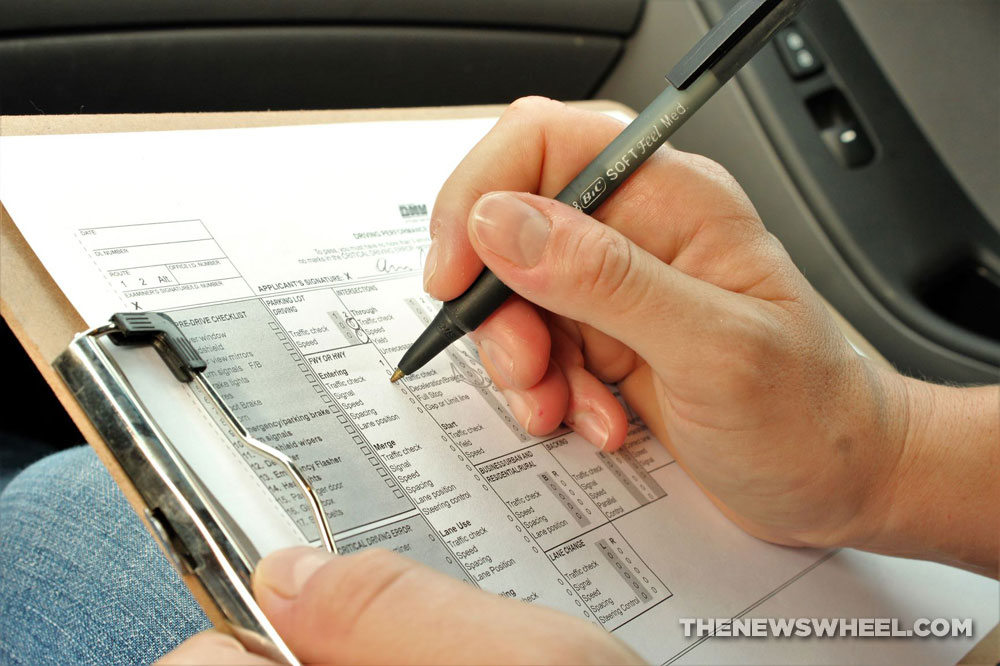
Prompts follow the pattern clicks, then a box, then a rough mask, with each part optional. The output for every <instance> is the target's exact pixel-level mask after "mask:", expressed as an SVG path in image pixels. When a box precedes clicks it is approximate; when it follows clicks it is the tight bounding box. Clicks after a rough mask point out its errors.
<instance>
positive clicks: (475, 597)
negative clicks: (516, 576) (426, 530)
mask: <svg viewBox="0 0 1000 666" xmlns="http://www.w3.org/2000/svg"><path fill="white" fill-rule="evenodd" d="M253 587H254V596H255V597H256V598H257V601H258V603H259V604H260V607H261V608H262V609H263V611H264V613H265V615H267V617H268V619H269V620H270V621H271V623H272V624H273V625H274V628H275V629H277V631H278V633H279V634H280V635H281V636H282V638H284V640H285V642H286V643H287V644H288V647H289V648H291V650H292V652H294V653H295V655H296V656H297V657H299V658H300V659H301V660H302V661H304V662H306V663H317V662H319V663H337V664H357V663H372V664H472V663H477V664H533V663H541V662H545V663H576V664H584V663H592V664H598V663H605V664H607V663H634V662H636V661H638V657H636V655H635V654H634V653H632V652H631V651H630V650H628V649H627V648H626V647H625V646H624V645H623V644H621V643H619V642H618V641H617V640H615V639H614V638H612V637H611V636H610V635H609V634H607V633H605V632H603V631H601V630H599V629H597V628H596V627H594V626H592V625H590V624H589V623H586V622H583V621H582V620H577V619H575V618H572V617H570V616H568V615H563V614H561V613H557V612H555V611H552V610H548V609H544V608H539V607H536V606H532V605H529V604H524V603H520V602H517V601H513V600H511V599H505V598H501V597H497V596H494V595H492V594H488V593H486V592H483V591H482V590H478V589H476V588H474V587H472V586H471V585H467V584H465V583H462V582H460V581H458V580H456V579H454V578H450V577H448V576H445V575H444V574H442V573H438V572H437V571H434V570H432V569H430V568H428V567H425V566H423V565H421V564H418V563H417V562H415V561H413V560H410V559H408V558H405V557H403V556H401V555H397V554H396V553H393V552H391V551H387V550H381V549H369V550H365V551H362V552H360V553H356V554H353V555H344V556H332V555H329V554H328V553H325V552H323V551H320V550H318V549H315V548H308V547H299V548H290V549H287V550H281V551H278V552H276V553H272V554H271V555H269V556H268V557H266V558H264V559H263V560H261V562H260V563H259V564H258V565H257V569H256V571H255V572H254V578H253ZM511 636H517V637H518V640H516V641H512V640H511Z"/></svg>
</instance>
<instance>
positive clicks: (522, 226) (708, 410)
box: [425, 98, 905, 545]
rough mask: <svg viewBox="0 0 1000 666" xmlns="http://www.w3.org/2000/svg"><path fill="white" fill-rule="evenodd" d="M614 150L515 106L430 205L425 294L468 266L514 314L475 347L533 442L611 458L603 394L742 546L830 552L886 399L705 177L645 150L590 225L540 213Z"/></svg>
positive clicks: (863, 473)
mask: <svg viewBox="0 0 1000 666" xmlns="http://www.w3.org/2000/svg"><path fill="white" fill-rule="evenodd" d="M620 130H621V124H620V123H619V122H618V121H616V120H613V119H611V118H608V117H606V116H604V115H601V114H596V113H591V112H586V111H582V110H579V109H573V108H569V107H567V106H564V105H562V104H559V103H556V102H551V101H548V100H541V99H537V98H536V99H527V100H521V101H519V102H517V103H515V104H514V105H512V106H511V108H510V109H509V110H508V111H507V112H506V113H505V114H504V116H503V117H502V118H501V119H500V121H499V122H498V123H497V125H496V126H495V127H494V129H493V130H492V131H491V132H490V133H489V134H488V135H487V136H486V137H485V138H484V139H483V140H482V141H481V142H480V143H479V145H477V146H476V147H475V148H474V149H473V151H472V152H471V153H470V154H469V155H468V156H467V157H466V158H465V160H464V161H463V162H462V163H461V164H460V165H459V167H458V168H457V169H456V170H455V172H454V173H453V174H452V176H451V177H450V178H449V179H448V181H447V182H446V184H445V185H444V187H443V189H442V190H441V193H440V195H439V196H438V199H437V202H436V204H435V207H434V212H433V215H432V222H431V233H432V237H433V244H432V249H431V250H430V251H429V253H428V260H427V266H426V268H425V288H426V289H427V291H428V292H429V293H430V294H431V295H433V296H434V297H436V298H439V299H441V300H448V299H451V298H454V297H455V296H457V295H459V294H461V293H462V292H463V291H464V290H465V289H466V287H467V286H468V285H469V284H470V282H471V281H472V279H473V278H474V277H475V276H476V275H477V274H478V273H479V271H480V269H481V268H482V267H483V264H484V263H485V264H486V265H487V266H489V267H490V269H492V270H493V272H494V273H496V275H497V276H498V277H499V278H500V279H501V280H503V281H504V282H505V283H506V284H507V285H508V286H510V287H511V288H512V289H513V290H514V291H515V292H517V294H519V295H520V296H515V297H514V298H512V299H511V300H510V301H509V302H508V303H506V304H505V305H504V306H503V307H502V308H501V309H500V310H498V311H497V313H496V314H495V315H494V316H493V317H491V318H490V319H489V320H487V321H486V322H485V323H484V324H483V325H482V326H481V327H480V328H479V329H478V330H477V331H475V333H474V334H473V338H474V340H475V341H476V342H477V344H478V346H479V350H480V356H481V358H482V360H483V363H484V365H485V367H486V369H487V370H488V372H489V373H490V376H491V377H492V378H493V380H494V382H495V383H496V384H497V385H498V386H499V387H500V388H501V389H502V390H503V391H504V395H505V396H506V397H507V400H508V402H509V404H510V408H511V411H512V412H513V414H514V415H515V416H516V417H517V419H518V420H519V421H520V423H521V424H522V425H523V426H525V427H526V428H527V429H528V430H529V431H530V432H531V433H533V434H535V435H543V434H545V433H547V432H549V431H551V430H552V429H553V428H555V427H556V426H557V425H558V424H559V423H560V422H561V421H564V422H565V423H566V424H567V425H569V426H571V427H573V428H574V429H575V430H576V431H577V432H578V433H580V434H581V435H582V436H583V437H585V438H586V439H588V440H589V441H591V442H592V443H594V444H595V445H596V446H598V447H600V448H602V449H605V450H611V449H615V448H617V447H619V446H621V444H622V442H623V440H624V437H625V431H626V427H627V423H626V418H625V414H624V411H623V409H622V407H621V406H620V405H619V404H618V402H617V401H616V400H615V399H614V397H613V396H612V394H611V393H610V392H609V390H608V389H607V387H606V386H605V384H604V382H617V383H619V386H620V389H621V392H622V394H623V396H624V397H625V399H626V400H627V401H628V402H629V404H630V406H631V407H632V408H634V409H635V411H636V412H637V413H638V414H639V415H640V416H641V417H642V418H643V420H644V421H645V422H646V423H647V425H648V426H649V427H650V429H651V430H652V431H653V432H654V434H656V436H657V437H658V438H659V439H660V441H662V442H663V443H664V444H665V445H666V447H667V448H668V449H669V450H670V452H671V453H672V454H673V456H674V457H675V458H676V459H677V461H678V462H679V463H680V464H681V465H682V466H683V467H684V468H685V469H686V470H687V471H688V472H689V473H690V474H691V476H692V477H693V478H694V479H695V480H696V481H697V482H698V483H699V484H700V485H701V487H702V488H703V489H704V490H705V492H706V493H707V494H708V495H709V497H711V498H712V500H713V501H714V502H715V503H716V504H717V505H718V506H719V507H720V508H721V509H722V510H723V511H724V512H725V513H726V514H727V515H729V516H730V518H732V519H733V520H734V521H735V522H737V523H738V524H740V525H741V526H742V527H744V528H745V529H746V530H748V531H749V532H751V533H753V534H755V535H758V536H761V537H763V538H766V539H768V540H771V541H776V542H780V543H786V544H809V545H827V544H832V543H835V542H837V543H839V542H843V540H844V539H845V538H846V537H847V535H848V534H850V535H852V536H853V535H854V533H855V532H856V531H857V521H856V519H857V518H858V517H859V516H862V515H864V514H865V513H866V509H867V508H868V506H869V505H870V504H871V503H872V502H876V501H878V499H879V497H878V493H877V491H878V484H879V482H880V481H881V480H882V479H883V478H884V477H885V476H886V475H887V474H888V472H889V470H890V469H891V468H892V467H893V465H894V463H895V461H896V460H897V459H898V458H899V455H900V450H901V447H902V443H903V435H904V430H905V424H904V423H903V422H902V420H901V419H900V418H898V415H899V409H900V408H901V406H905V400H903V399H901V397H902V396H903V392H902V391H900V389H899V387H898V386H897V385H896V384H895V380H894V379H893V377H894V376H891V375H890V373H886V372H880V371H879V370H877V369H876V368H875V367H873V366H872V365H871V364H869V363H867V362H866V361H865V360H864V359H863V358H862V357H860V356H859V355H858V354H857V353H855V352H854V351H853V350H852V348H851V347H850V346H849V344H848V343H847V342H846V340H845V339H844V336H843V335H842V334H841V333H840V332H839V330H838V329H837V327H836V324H835V323H834V321H833V320H832V318H831V317H830V315H829V314H828V312H827V311H826V309H825V306H824V304H823V302H822V301H821V299H820V298H819V297H818V296H817V295H816V294H815V292H814V291H813V290H812V289H811V287H810V286H809V284H808V283H807V282H806V280H805V279H804V278H803V277H802V275H801V274H800V273H799V272H798V270H796V268H795V266H794V265H793V264H792V261H791V260H790V259H789V257H788V255H787V254H786V253H785V251H784V249H783V248H782V247H781V244H780V243H779V242H778V241H777V240H776V239H775V238H774V237H773V236H772V235H770V234H769V233H768V232H767V231H766V230H765V228H764V226H763V224H762V223H761V220H760V218H759V217H758V215H757V213H756V211H755V210H754V208H753V206H752V204H751V203H750V201H749V200H748V198H747V197H746V195H745V194H744V193H743V191H742V190H741V189H740V187H739V185H738V184H737V183H736V182H735V181H734V180H733V178H732V177H731V176H730V175H729V174H728V173H726V172H725V171H724V170H723V169H722V168H721V167H719V166H718V165H716V164H715V163H713V162H711V161H710V160H708V159H706V158H703V157H699V156H696V155H690V154H685V153H682V152H679V151H677V150H673V149H671V148H669V147H664V148H661V149H660V151H658V152H657V153H656V154H655V155H654V156H653V157H652V158H651V159H649V160H648V161H647V162H646V164H645V165H644V166H643V167H641V168H640V169H639V171H637V172H636V174H635V175H634V176H633V177H632V178H631V179H630V180H629V181H627V182H626V183H625V184H624V185H623V186H622V187H621V188H619V189H618V191H617V192H615V193H614V194H613V195H612V196H611V197H610V198H609V200H608V201H606V202H605V203H604V204H603V205H602V206H601V207H600V208H599V209H598V210H597V211H596V213H595V214H594V217H589V216H587V215H584V214H583V213H581V212H580V211H578V210H576V209H574V208H571V207H569V206H566V205H563V204H560V203H558V202H555V201H552V200H550V199H546V198H544V197H551V196H554V195H555V194H556V193H557V192H558V191H559V190H560V189H561V188H562V186H563V185H564V184H565V183H567V182H569V181H570V180H571V179H572V177H573V176H575V175H576V173H577V172H578V171H579V169H580V168H582V166H583V165H585V164H586V163H588V162H589V161H590V160H591V159H592V158H593V157H594V156H595V155H596V154H597V153H598V152H599V151H600V150H601V149H602V148H603V147H604V146H605V145H607V144H608V143H609V142H610V140H611V139H612V138H613V137H614V136H615V135H616V134H617V133H618V132H619V131H620ZM498 190H501V192H497V191H498ZM502 190H508V191H513V192H502ZM523 192H537V193H538V194H537V195H535V194H524V193H523ZM528 301H530V303H533V304H535V305H531V304H530V303H529V302H528ZM904 411H905V410H904ZM903 420H905V414H904V417H903Z"/></svg>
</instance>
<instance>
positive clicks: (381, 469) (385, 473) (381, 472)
mask: <svg viewBox="0 0 1000 666" xmlns="http://www.w3.org/2000/svg"><path fill="white" fill-rule="evenodd" d="M378 475H379V476H389V470H387V469H386V468H385V467H379V468H378Z"/></svg>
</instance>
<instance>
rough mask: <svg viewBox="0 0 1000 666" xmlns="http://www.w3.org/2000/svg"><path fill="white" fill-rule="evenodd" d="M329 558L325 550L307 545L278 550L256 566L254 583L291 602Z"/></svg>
mask: <svg viewBox="0 0 1000 666" xmlns="http://www.w3.org/2000/svg"><path fill="white" fill-rule="evenodd" d="M332 559H333V555H331V554H329V553H327V552H326V551H322V550H319V549H317V548H311V547H309V546H300V547H297V548H287V549H285V550H279V551H277V552H275V553H271V554H270V555H268V556H267V557H265V558H264V559H262V560H261V561H260V562H259V563H258V564H257V569H256V571H254V580H255V582H257V583H259V584H262V585H266V586H268V587H269V588H271V590H273V591H274V593H275V594H277V595H279V596H282V597H284V598H285V599H294V598H295V597H297V596H299V594H300V593H301V592H302V590H303V588H304V587H305V585H306V582H307V581H308V580H309V578H310V577H311V576H312V575H313V574H314V573H316V570H317V569H319V568H320V567H321V566H323V565H324V564H326V563H327V562H330V561H331V560H332Z"/></svg>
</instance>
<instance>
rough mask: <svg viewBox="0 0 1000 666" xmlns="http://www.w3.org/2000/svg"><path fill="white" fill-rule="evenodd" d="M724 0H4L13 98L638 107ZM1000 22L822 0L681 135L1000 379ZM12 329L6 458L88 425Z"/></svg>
mask: <svg viewBox="0 0 1000 666" xmlns="http://www.w3.org/2000/svg"><path fill="white" fill-rule="evenodd" d="M733 4H735V2H734V1H733V0H617V1H615V2H608V1H607V0H504V1H503V2H465V1H461V0H422V1H421V2H407V1H404V0H382V1H380V2H359V1H357V0H291V1H288V2H280V3H276V2H269V1H267V0H244V1H243V2H239V3H232V2H224V1H222V0H197V1H191V0H170V1H167V2H157V3H135V2H128V1H126V0H97V1H94V2H87V3H81V2H76V1H73V0H47V1H46V2H32V3H25V2H16V1H14V0H0V16H2V17H3V20H2V21H0V112H2V114H4V115H24V114H81V113H82V114H97V113H150V112H154V113H158V112H199V111H257V110H268V109H273V110H280V109H287V110H292V109H339V108H373V107H415V106H440V105H464V104H505V103H509V102H511V101H513V100H514V99H516V98H518V97H521V96H524V95H544V96H547V97H552V98H555V99H561V100H566V101H572V100H585V99H606V100H614V101H617V102H620V103H623V104H625V105H627V106H629V107H631V108H633V109H636V110H639V109H641V108H642V107H643V106H645V105H646V104H647V103H648V102H649V101H650V100H651V99H652V98H653V97H654V96H655V95H656V94H658V93H659V92H660V91H661V90H662V89H663V87H664V86H665V85H666V82H665V81H664V75H665V74H666V73H667V71H668V70H669V68H670V67H671V66H672V65H673V64H674V63H675V62H676V61H677V60H678V59H679V58H680V57H681V56H682V55H683V54H684V53H685V52H686V51H687V50H688V49H689V48H690V47H691V46H692V45H693V44H694V43H695V42H696V41H697V40H698V38H699V37H700V36H701V35H702V34H704V32H705V31H706V30H707V29H708V27H709V26H710V25H712V23H713V22H715V21H717V20H718V19H719V18H721V16H722V15H723V14H724V13H725V11H726V10H727V9H728V8H730V7H731V6H732V5H733ZM998 35H1000V4H998V3H996V2H995V1H994V0H956V1H953V2H912V1H911V0H813V1H812V2H811V3H809V4H808V5H807V6H806V8H805V9H804V10H803V11H802V13H801V14H800V15H799V16H798V17H797V19H796V20H795V22H794V24H793V25H792V26H790V27H789V28H786V29H785V30H783V31H782V32H780V33H779V34H778V35H777V36H776V37H775V39H774V40H773V43H772V44H770V45H768V47H767V48H765V49H764V50H763V51H762V52H761V53H759V54H758V56H757V57H755V58H754V59H753V60H752V61H751V63H750V64H749V65H748V66H747V67H745V68H744V69H743V71H741V72H740V73H739V75H738V76H737V77H736V79H735V80H734V81H732V82H730V83H729V84H728V85H727V86H726V87H725V88H724V89H723V90H722V91H721V92H720V93H719V94H718V95H716V96H715V97H714V98H713V99H712V100H711V101H710V102H709V103H708V104H707V105H706V107H705V108H704V109H703V110H702V111H701V112H700V113H699V114H698V115H697V116H696V117H695V118H693V119H692V120H691V122H689V123H687V124H686V125H685V126H684V128H683V129H681V130H680V131H679V132H678V133H677V134H676V135H675V137H674V138H673V139H672V143H673V145H675V146H677V147H678V148H681V149H683V150H688V151H693V152H698V153H702V154H705V155H707V156H709V157H711V158H713V159H715V160H716V161H718V162H720V163H721V164H722V165H723V166H725V167H726V168H727V169H728V170H729V171H730V172H732V173H733V174H734V175H735V177H736V179H737V180H738V181H739V182H740V183H741V185H742V186H743V188H744V189H745V190H746V191H747V193H748V194H749V195H750V198H751V199H752V201H753V202H754V204H755V206H756V207H757V209H758V211H759V212H760V215H761V217H762V218H763V220H764V222H765V224H766V226H767V227H768V229H769V230H770V231H771V233H773V234H774V235H775V236H777V237H778V238H779V239H780V240H781V242H782V243H783V244H784V246H785V248H786V249H787V250H788V252H789V253H790V254H791V256H792V258H793V259H794V260H795V262H796V264H797V265H798V266H799V268H800V269H801V270H802V271H803V272H804V273H805V275H806V276H807V277H808V278H809V280H810V281H811V283H812V284H813V285H814V286H815V288H816V289H817V290H818V291H819V292H820V293H821V294H822V295H823V296H824V297H825V298H826V300H827V301H828V302H829V303H830V304H831V305H832V306H833V307H834V308H835V309H836V310H838V311H839V312H840V313H841V314H842V315H843V316H844V317H846V319H847V320H848V321H849V322H850V323H851V324H853V325H854V327H856V328H857V329H858V330H859V331H860V332H861V333H862V334H863V335H864V336H865V337H866V338H867V339H868V340H869V341H870V342H871V343H872V344H873V345H874V346H875V348H876V349H878V351H879V352H880V353H881V354H883V355H884V356H885V357H886V358H887V359H888V360H889V361H890V362H891V363H892V364H894V365H895V366H896V367H897V368H898V369H899V370H900V371H901V372H904V373H907V374H910V375H913V376H918V377H923V378H927V379H930V380H933V381H939V382H954V383H961V384H964V383H989V382H995V381H997V378H998V366H1000V187H998V186H997V185H998V183H1000V123H998V122H997V119H998V118H1000V86H998V85H997V84H998V82H1000V58H998V57H997V49H998ZM0 131H2V128H0ZM0 344H2V345H3V349H4V358H5V361H4V373H3V375H4V377H5V379H6V383H7V389H6V391H5V393H6V398H5V400H4V411H5V416H4V419H3V422H2V426H0V430H2V435H0V437H2V438H0V460H2V463H0V465H2V472H3V476H4V478H5V479H6V478H9V476H10V474H11V473H13V472H14V471H16V469H18V468H19V467H22V466H23V465H25V464H27V463H29V462H30V461H31V460H34V459H37V458H39V457H41V456H42V455H44V454H46V453H48V452H50V451H53V450H57V449H59V448H63V447H66V446H71V445H75V444H79V443H82V437H81V436H80V434H79V433H78V431H76V429H75V427H74V426H73V425H72V423H71V422H70V421H69V419H68V417H66V416H65V414H64V413H63V411H62V409H61V408H60V407H59V405H58V403H57V402H56V400H55V398H54V397H53V396H52V393H51V391H50V390H49V389H48V387H47V386H46V385H45V383H44V382H43V381H42V380H41V378H40V377H39V376H38V373H37V372H36V371H35V369H34V367H33V366H32V364H31V362H30V361H29V360H28V357H27V356H26V355H25V354H24V352H23V351H22V350H21V348H20V345H19V344H18V342H17V341H16V339H15V338H14V337H13V335H12V333H11V332H10V330H9V329H8V328H7V326H6V324H5V325H4V326H3V331H2V342H0ZM39 414H44V415H45V418H42V419H39V418H37V415H39Z"/></svg>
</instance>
